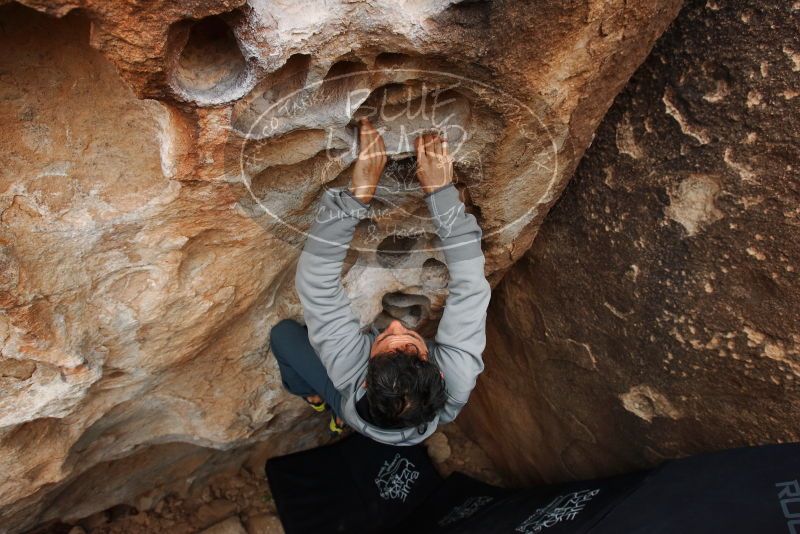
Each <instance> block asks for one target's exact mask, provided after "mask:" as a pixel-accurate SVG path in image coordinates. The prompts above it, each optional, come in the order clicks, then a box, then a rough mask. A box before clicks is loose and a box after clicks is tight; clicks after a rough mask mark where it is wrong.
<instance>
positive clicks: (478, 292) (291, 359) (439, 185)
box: [270, 119, 491, 445]
mask: <svg viewBox="0 0 800 534" xmlns="http://www.w3.org/2000/svg"><path fill="white" fill-rule="evenodd" d="M415 149H416V152H417V178H418V179H419V181H420V185H421V186H422V189H423V190H424V192H425V197H424V198H425V203H426V204H427V206H428V209H429V211H430V214H431V218H432V221H433V224H434V227H435V228H436V233H437V235H438V236H439V238H440V239H441V244H442V251H443V253H444V256H445V259H446V262H447V267H448V270H449V274H450V279H449V283H448V291H449V295H448V297H447V302H446V305H445V308H444V312H443V314H442V318H441V321H440V323H439V327H438V330H437V332H436V336H435V339H434V340H425V339H423V338H422V337H421V336H420V335H419V334H418V333H417V332H414V331H413V330H410V329H408V328H406V327H405V326H404V325H403V324H402V323H401V322H400V321H396V320H395V321H392V322H391V323H390V324H389V325H388V326H387V327H386V328H385V329H384V330H383V331H382V332H378V331H377V329H376V328H375V327H374V326H373V327H371V328H370V330H369V331H367V332H362V329H361V328H360V325H359V321H358V319H357V317H356V316H355V314H354V313H353V312H352V311H351V309H350V301H349V300H348V298H347V296H346V295H345V293H344V289H343V287H342V282H341V272H342V265H343V262H344V259H345V255H346V254H347V250H348V248H349V246H350V241H351V240H352V238H353V232H354V231H355V228H356V226H357V225H358V223H359V221H361V220H362V219H364V218H366V217H367V212H368V209H369V204H370V202H371V201H372V197H373V196H374V195H375V191H376V189H377V186H378V180H379V179H380V176H381V173H382V172H383V168H384V166H385V164H386V150H385V147H384V143H383V139H382V138H381V136H380V134H379V133H378V132H377V130H375V128H374V127H373V126H372V124H370V123H369V121H368V120H366V119H363V120H362V121H361V122H360V128H359V156H358V159H357V160H356V162H355V165H354V169H353V175H352V179H351V184H350V187H349V188H341V189H329V190H326V191H325V193H324V194H323V197H322V200H321V203H320V207H319V209H318V212H317V217H316V220H315V223H314V224H313V226H312V228H311V231H310V233H309V236H308V239H307V240H306V244H305V247H304V249H303V252H302V254H301V255H300V260H299V262H298V264H297V273H296V279H295V283H296V286H297V293H298V295H299V296H300V301H301V303H302V305H303V311H304V317H305V321H306V326H305V327H304V326H302V325H300V324H299V323H297V322H295V321H291V320H284V321H281V322H280V323H278V324H277V325H275V327H274V328H273V329H272V331H271V334H270V345H271V347H272V352H273V354H274V355H275V358H276V359H277V361H278V366H279V368H280V371H281V377H282V380H283V384H284V386H285V387H286V388H287V390H288V391H290V392H291V393H294V394H295V395H300V396H302V397H304V398H305V399H306V401H307V402H309V404H311V406H312V407H314V408H315V409H316V410H318V411H324V410H325V408H326V407H330V409H331V410H332V412H333V413H332V415H331V422H330V428H331V430H332V431H334V432H340V431H341V424H342V420H343V421H344V422H345V423H347V424H348V425H349V426H351V427H352V428H353V429H355V430H356V431H357V432H360V433H362V434H364V435H366V436H368V437H370V438H372V439H374V440H376V441H379V442H381V443H387V444H391V445H413V444H416V443H419V442H420V441H422V440H424V439H425V438H427V437H428V436H430V435H431V434H432V433H433V432H434V431H435V430H436V427H437V426H438V424H439V423H448V422H450V421H452V420H453V419H455V417H456V416H457V415H458V413H459V411H460V410H461V409H462V408H463V407H464V405H465V404H466V402H467V399H468V398H469V394H470V392H471V391H472V388H473V387H474V386H475V380H476V378H477V376H478V375H479V374H480V373H481V371H482V370H483V360H482V356H481V354H482V352H483V349H484V345H485V343H486V333H485V327H486V309H487V307H488V305H489V298H490V294H491V292H490V288H489V284H488V282H487V281H486V277H485V276H484V257H483V252H482V250H481V229H480V227H479V226H478V223H477V221H476V220H475V217H473V216H472V215H470V214H468V213H466V212H465V210H464V204H463V203H462V202H461V200H460V198H459V194H458V190H457V189H456V188H455V186H454V185H453V183H452V179H453V165H452V159H451V156H450V155H449V153H448V147H447V143H446V141H444V140H443V139H442V138H441V137H440V136H438V135H436V134H430V135H422V136H420V137H418V138H417V139H416V140H415Z"/></svg>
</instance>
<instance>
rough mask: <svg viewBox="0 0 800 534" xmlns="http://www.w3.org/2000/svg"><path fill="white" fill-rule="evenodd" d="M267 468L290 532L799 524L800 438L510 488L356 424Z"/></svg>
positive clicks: (792, 532)
mask: <svg viewBox="0 0 800 534" xmlns="http://www.w3.org/2000/svg"><path fill="white" fill-rule="evenodd" d="M416 472H418V473H419V474H414V473H416ZM267 476H268V478H269V483H270V486H271V488H272V491H273V496H274V498H275V502H276V504H277V507H278V513H279V515H280V517H281V521H282V522H283V523H284V527H285V528H286V532H287V534H293V533H306V532H358V533H361V532H385V533H392V532H397V533H398V534H399V533H400V532H404V533H405V532H414V533H425V532H430V533H459V534H461V533H463V534H469V533H476V534H477V533H481V534H482V533H493V532H507V533H509V534H539V533H544V534H567V533H569V534H583V533H592V534H625V533H631V534H645V533H647V534H667V533H669V534H673V533H680V534H694V533H697V534H701V533H702V534H714V533H725V534H761V533H764V534H768V533H772V532H774V533H776V534H777V533H782V534H785V533H789V534H800V481H799V480H798V479H800V444H784V445H768V446H763V447H752V448H742V449H733V450H729V451H723V452H718V453H711V454H703V455H699V456H694V457H690V458H684V459H680V460H672V461H669V462H666V463H664V464H662V465H661V466H659V467H657V468H655V469H653V470H650V471H642V472H638V473H632V474H628V475H623V476H618V477H612V478H604V479H598V480H590V481H581V482H570V483H567V484H558V485H549V486H537V487H533V488H527V489H515V490H508V489H502V488H497V487H494V486H490V485H488V484H484V483H481V482H479V481H477V480H474V479H471V478H470V477H468V476H466V475H463V474H460V473H456V474H454V475H452V476H450V477H448V479H447V480H445V481H442V480H441V479H440V478H439V477H438V475H436V473H435V472H434V471H433V467H432V465H431V463H430V461H429V460H428V458H427V455H426V452H425V450H424V448H422V447H420V446H417V447H408V448H407V447H390V446H386V445H380V444H378V443H375V442H373V441H370V440H368V439H367V438H364V437H362V436H358V435H355V436H352V437H350V438H347V439H345V440H342V441H341V442H339V443H337V444H336V445H333V446H329V447H323V448H320V449H316V450H312V451H305V452H302V453H298V454H294V455H290V456H285V457H282V458H275V459H272V460H270V461H268V462H267ZM398 495H399V496H401V497H402V496H403V495H405V499H402V498H397V496H398ZM387 496H390V498H388V499H387V498H386V497H387Z"/></svg>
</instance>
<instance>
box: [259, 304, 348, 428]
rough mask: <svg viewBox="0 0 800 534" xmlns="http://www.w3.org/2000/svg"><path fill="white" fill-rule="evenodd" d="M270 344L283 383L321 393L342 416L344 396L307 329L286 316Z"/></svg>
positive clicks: (301, 393) (299, 390)
mask: <svg viewBox="0 0 800 534" xmlns="http://www.w3.org/2000/svg"><path fill="white" fill-rule="evenodd" d="M269 344H270V347H271V348H272V354H274V355H275V359H276V360H277V361H278V368H279V369H280V371H281V381H282V382H283V387H285V388H286V389H287V391H289V393H293V394H295V395H299V396H301V397H310V396H312V395H319V396H320V397H322V398H323V399H324V400H325V402H326V403H327V404H328V406H330V408H331V409H332V410H333V411H334V413H336V415H337V416H340V417H341V413H342V412H341V402H342V396H341V394H340V393H339V392H338V391H337V390H336V388H335V387H333V382H331V379H330V378H329V377H328V372H327V371H326V370H325V367H324V366H323V365H322V362H321V361H320V359H319V356H317V353H316V352H314V348H313V347H312V346H311V343H310V342H309V341H308V329H307V328H306V327H305V326H303V325H301V324H300V323H298V322H297V321H292V320H291V319H284V320H283V321H281V322H279V323H278V324H276V325H275V326H273V327H272V330H271V331H270V334H269Z"/></svg>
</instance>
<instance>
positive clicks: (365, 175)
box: [350, 118, 386, 204]
mask: <svg viewBox="0 0 800 534" xmlns="http://www.w3.org/2000/svg"><path fill="white" fill-rule="evenodd" d="M358 144H359V151H358V159H357V160H356V164H355V166H354V167H353V177H352V179H351V181H350V192H351V193H352V194H353V196H355V197H356V198H357V199H358V200H360V201H361V202H363V203H364V204H369V203H370V202H371V201H372V197H373V195H374V194H375V190H376V189H377V187H378V180H380V178H381V174H382V173H383V168H384V167H385V166H386V145H384V144H383V138H382V137H381V134H379V133H378V130H376V129H375V127H374V126H372V123H371V122H369V120H368V119H366V118H364V119H361V120H360V121H359V127H358Z"/></svg>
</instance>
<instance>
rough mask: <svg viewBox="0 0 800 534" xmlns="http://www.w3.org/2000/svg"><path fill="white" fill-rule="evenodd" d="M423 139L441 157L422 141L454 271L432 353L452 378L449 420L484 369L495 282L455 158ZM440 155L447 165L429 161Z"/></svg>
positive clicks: (426, 183) (437, 220)
mask: <svg viewBox="0 0 800 534" xmlns="http://www.w3.org/2000/svg"><path fill="white" fill-rule="evenodd" d="M423 142H425V143H426V144H427V145H428V146H429V147H433V149H434V154H435V155H436V158H434V159H433V160H431V158H430V156H428V157H427V158H426V156H422V155H419V154H421V153H420V150H421V148H423V147H420V146H419V142H418V146H417V151H418V157H417V158H418V161H420V160H423V163H420V164H419V169H418V175H419V174H420V172H421V173H422V175H420V176H419V178H420V182H421V183H422V185H423V188H424V189H425V191H426V192H427V193H428V194H427V195H426V197H425V202H426V203H427V205H428V209H429V210H430V213H431V216H432V219H433V223H434V226H435V228H436V233H437V235H438V236H439V238H440V239H441V241H442V248H443V252H444V256H445V260H446V262H447V268H448V271H449V274H450V281H449V283H448V285H447V288H448V290H449V294H448V297H447V302H446V303H445V308H444V313H443V315H442V319H441V321H440V322H439V329H438V330H437V332H436V338H435V341H436V343H435V344H434V347H433V358H434V360H435V361H436V363H437V364H438V365H439V368H440V369H441V370H442V373H443V374H444V378H445V383H446V384H447V403H446V404H445V407H444V409H443V410H442V413H440V417H439V420H440V421H441V422H442V423H448V422H450V421H452V420H453V419H455V417H456V415H458V413H459V412H460V411H461V408H463V407H464V405H465V404H466V403H467V400H468V398H469V394H470V392H471V391H472V389H473V388H474V387H475V381H476V379H477V377H478V375H479V374H480V373H481V371H483V357H482V354H483V349H484V347H485V346H486V310H487V308H488V307H489V298H490V297H491V288H490V287H489V283H488V282H487V281H486V276H485V275H484V257H483V251H482V250H481V237H482V232H481V228H480V226H478V222H477V221H476V220H475V217H474V216H473V215H471V214H469V213H466V211H465V208H464V203H463V202H461V199H460V198H459V194H458V190H457V189H456V187H455V186H454V185H453V184H452V164H451V162H450V160H449V155H448V154H447V145H446V143H438V144H437V140H436V138H435V136H433V137H430V136H425V138H423ZM428 152H430V149H429V150H428ZM437 158H438V159H440V160H441V161H443V162H444V167H445V168H444V169H442V168H441V166H435V165H432V164H431V163H430V162H431V161H435V160H436V159H437ZM425 160H427V163H428V165H427V168H426V165H425ZM442 173H444V174H442ZM426 175H427V176H426Z"/></svg>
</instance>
